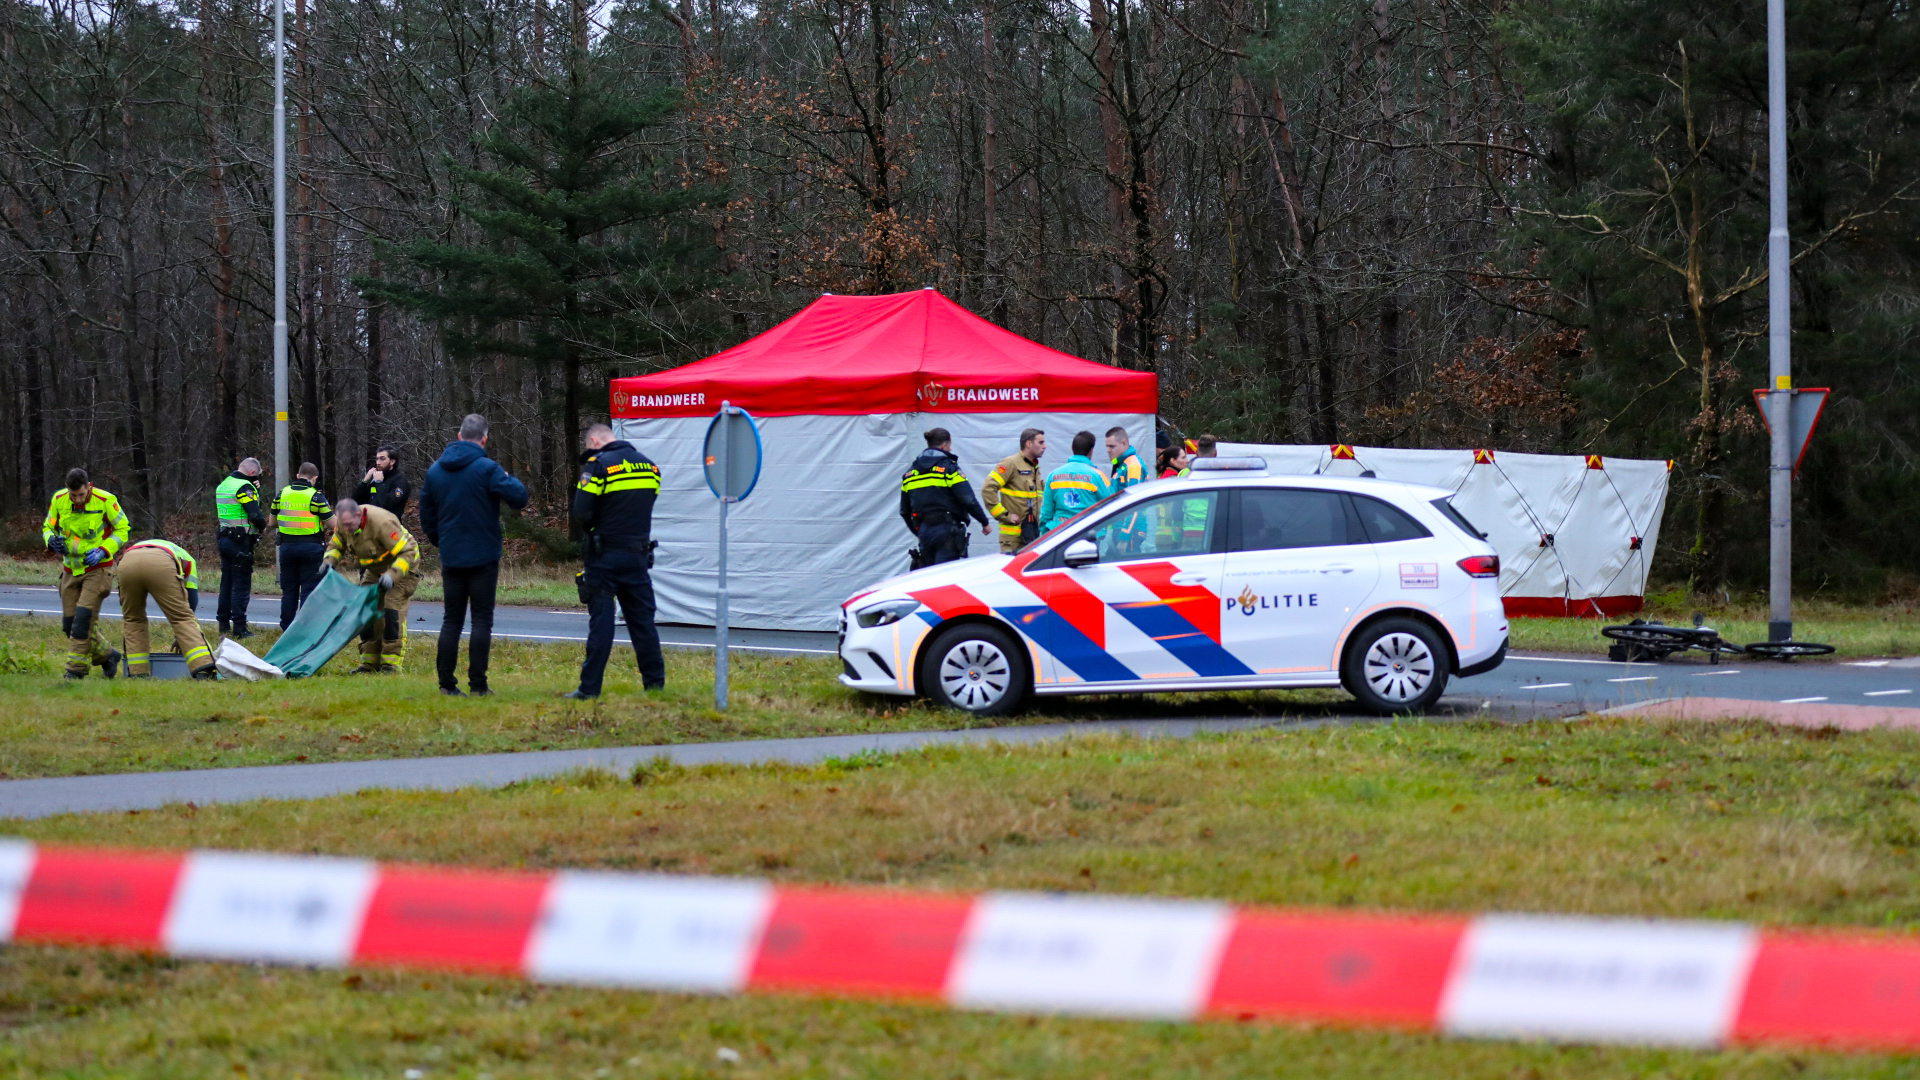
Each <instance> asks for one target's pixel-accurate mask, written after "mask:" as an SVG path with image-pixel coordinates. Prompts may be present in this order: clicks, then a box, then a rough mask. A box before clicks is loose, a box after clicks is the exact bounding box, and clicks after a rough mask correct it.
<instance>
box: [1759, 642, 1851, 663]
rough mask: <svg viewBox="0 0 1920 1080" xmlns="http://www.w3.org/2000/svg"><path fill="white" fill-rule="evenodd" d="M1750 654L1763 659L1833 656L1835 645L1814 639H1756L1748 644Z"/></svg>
mask: <svg viewBox="0 0 1920 1080" xmlns="http://www.w3.org/2000/svg"><path fill="white" fill-rule="evenodd" d="M1747 655H1748V656H1757V657H1759V658H1760V659H1762V660H1791V659H1793V658H1794V657H1796V656H1831V655H1833V646H1831V645H1822V644H1820V643H1818V642H1814V641H1756V642H1754V643H1753V644H1751V645H1748V646H1747Z"/></svg>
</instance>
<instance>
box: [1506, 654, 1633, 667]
mask: <svg viewBox="0 0 1920 1080" xmlns="http://www.w3.org/2000/svg"><path fill="white" fill-rule="evenodd" d="M1507 659H1509V660H1538V661H1540V662H1541V663H1544V664H1606V665H1607V666H1609V667H1621V666H1623V665H1625V664H1651V663H1653V661H1651V660H1581V659H1578V658H1576V657H1572V656H1513V655H1509V656H1508V657H1507Z"/></svg>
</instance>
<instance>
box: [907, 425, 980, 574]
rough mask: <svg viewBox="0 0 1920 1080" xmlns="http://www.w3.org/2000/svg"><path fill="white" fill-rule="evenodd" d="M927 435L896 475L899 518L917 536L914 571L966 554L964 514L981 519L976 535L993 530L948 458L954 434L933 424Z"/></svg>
mask: <svg viewBox="0 0 1920 1080" xmlns="http://www.w3.org/2000/svg"><path fill="white" fill-rule="evenodd" d="M926 438H927V448H926V449H925V450H922V451H921V452H920V456H919V457H917V458H914V459H913V468H911V469H908V470H907V474H906V475H905V476H902V477H901V478H900V520H902V521H904V522H906V523H907V529H908V531H910V532H912V533H913V535H915V536H917V537H919V538H920V561H919V562H918V563H917V564H916V567H915V568H916V569H917V568H919V567H922V566H933V565H934V564H936V563H943V562H951V561H952V560H954V559H964V558H966V557H967V519H968V518H972V519H974V520H975V521H978V522H979V523H980V535H982V536H988V535H991V534H992V532H993V524H992V519H990V518H988V517H987V512H986V511H985V510H983V509H981V508H980V500H979V499H977V498H975V497H974V494H973V485H971V484H969V483H967V478H966V477H965V476H964V475H962V474H961V472H960V459H959V458H957V457H954V456H953V436H952V435H950V434H948V433H947V429H946V428H932V429H930V430H928V431H927V433H926Z"/></svg>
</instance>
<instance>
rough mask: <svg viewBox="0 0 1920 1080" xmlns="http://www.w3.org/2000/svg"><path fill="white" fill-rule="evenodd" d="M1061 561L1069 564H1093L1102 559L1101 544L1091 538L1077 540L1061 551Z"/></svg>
mask: <svg viewBox="0 0 1920 1080" xmlns="http://www.w3.org/2000/svg"><path fill="white" fill-rule="evenodd" d="M1060 561H1061V562H1063V563H1066V564H1067V565H1068V566H1076V567H1078V566H1091V565H1093V564H1094V563H1097V562H1099V561H1100V545H1098V544H1096V543H1094V542H1093V541H1091V540H1075V541H1074V542H1073V543H1071V544H1068V545H1067V550H1065V551H1063V552H1061V553H1060Z"/></svg>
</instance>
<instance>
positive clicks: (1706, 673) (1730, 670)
mask: <svg viewBox="0 0 1920 1080" xmlns="http://www.w3.org/2000/svg"><path fill="white" fill-rule="evenodd" d="M1738 674H1740V669H1739V668H1727V669H1726V670H1725V671H1696V672H1694V673H1693V677H1694V678H1696V679H1704V678H1706V677H1707V676H1709V675H1738Z"/></svg>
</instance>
